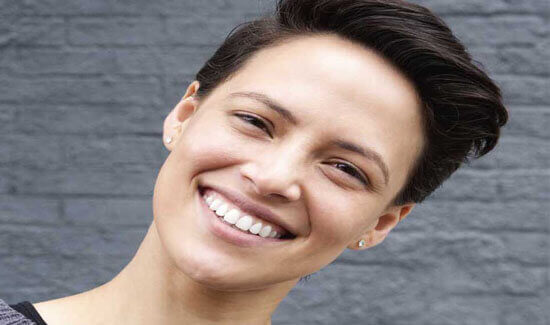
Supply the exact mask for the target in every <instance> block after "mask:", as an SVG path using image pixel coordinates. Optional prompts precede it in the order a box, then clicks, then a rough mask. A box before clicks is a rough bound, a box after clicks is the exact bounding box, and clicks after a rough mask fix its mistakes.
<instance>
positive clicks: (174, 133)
mask: <svg viewBox="0 0 550 325" xmlns="http://www.w3.org/2000/svg"><path fill="white" fill-rule="evenodd" d="M198 89H199V82H198V81H197V80H194V81H193V82H192V83H191V84H190V85H189V87H187V91H186V92H185V95H183V97H182V98H181V100H180V101H179V103H177V104H176V106H175V107H174V108H173V109H172V111H170V113H169V114H168V115H167V116H166V118H165V119H164V125H163V131H162V139H163V141H162V142H163V143H164V146H165V147H166V149H168V150H169V151H172V149H173V148H174V146H175V143H176V142H177V140H178V138H179V136H180V134H181V133H182V131H183V129H184V128H185V124H186V122H188V121H189V120H188V118H189V117H190V116H191V115H192V114H193V113H194V112H195V110H196V109H197V106H198V102H197V99H195V98H194V97H193V96H194V95H195V94H196V92H197V90H198ZM167 139H171V141H170V142H168V141H167Z"/></svg>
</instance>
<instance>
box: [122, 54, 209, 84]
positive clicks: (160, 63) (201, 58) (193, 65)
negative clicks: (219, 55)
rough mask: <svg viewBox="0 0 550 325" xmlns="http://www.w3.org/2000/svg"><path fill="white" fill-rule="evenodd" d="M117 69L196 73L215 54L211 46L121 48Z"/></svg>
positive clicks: (147, 72) (138, 72) (143, 71)
mask: <svg viewBox="0 0 550 325" xmlns="http://www.w3.org/2000/svg"><path fill="white" fill-rule="evenodd" d="M114 54H115V56H116V57H115V70H114V71H117V72H119V73H125V74H159V73H162V74H163V75H165V76H168V77H170V76H172V75H180V74H191V75H195V74H196V73H197V72H198V71H199V69H200V68H201V67H202V66H203V65H204V63H205V62H206V60H207V59H208V58H209V57H210V56H211V55H212V54H214V52H213V50H212V49H211V48H196V47H191V46H171V47H170V48H166V49H164V48H160V49H151V50H150V49H147V50H142V49H136V50H134V49H131V50H126V49H121V50H117V51H115V52H114Z"/></svg>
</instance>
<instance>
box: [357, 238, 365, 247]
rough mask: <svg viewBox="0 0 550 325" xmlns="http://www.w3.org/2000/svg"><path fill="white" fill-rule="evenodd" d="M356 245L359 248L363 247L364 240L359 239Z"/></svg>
mask: <svg viewBox="0 0 550 325" xmlns="http://www.w3.org/2000/svg"><path fill="white" fill-rule="evenodd" d="M357 245H358V246H359V247H363V246H365V240H364V239H361V240H360V241H359V243H358V244H357Z"/></svg>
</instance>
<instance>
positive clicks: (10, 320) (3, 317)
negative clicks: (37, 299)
mask: <svg viewBox="0 0 550 325" xmlns="http://www.w3.org/2000/svg"><path fill="white" fill-rule="evenodd" d="M11 306H12V305H9V304H8V303H6V302H5V301H4V300H2V299H0V325H40V324H46V323H45V322H44V320H43V319H42V318H41V317H40V315H39V314H38V312H37V311H36V309H34V307H33V306H32V304H31V303H30V302H28V301H24V302H20V303H17V304H15V305H13V306H14V307H15V308H17V310H20V311H22V312H23V313H24V314H23V313H21V312H19V311H17V310H16V309H14V308H12V307H11Z"/></svg>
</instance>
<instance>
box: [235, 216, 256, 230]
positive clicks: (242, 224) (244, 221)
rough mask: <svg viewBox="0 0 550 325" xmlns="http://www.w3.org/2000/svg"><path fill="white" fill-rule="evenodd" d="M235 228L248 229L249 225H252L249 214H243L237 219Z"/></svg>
mask: <svg viewBox="0 0 550 325" xmlns="http://www.w3.org/2000/svg"><path fill="white" fill-rule="evenodd" d="M235 226H237V228H239V229H241V230H245V231H246V230H248V229H249V228H250V226H252V218H251V217H250V216H244V217H242V218H240V219H239V221H237V224H236V225H235Z"/></svg>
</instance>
